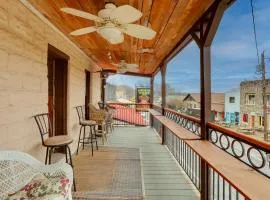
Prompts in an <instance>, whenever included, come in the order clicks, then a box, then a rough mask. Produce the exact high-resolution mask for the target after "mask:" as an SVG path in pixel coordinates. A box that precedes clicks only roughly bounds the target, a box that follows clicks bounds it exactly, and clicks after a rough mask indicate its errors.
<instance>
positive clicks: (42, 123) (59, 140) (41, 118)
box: [34, 113, 76, 191]
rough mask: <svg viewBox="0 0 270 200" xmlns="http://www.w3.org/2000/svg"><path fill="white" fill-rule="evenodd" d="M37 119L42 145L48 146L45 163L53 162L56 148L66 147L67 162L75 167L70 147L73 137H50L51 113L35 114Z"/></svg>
mask: <svg viewBox="0 0 270 200" xmlns="http://www.w3.org/2000/svg"><path fill="white" fill-rule="evenodd" d="M34 118H35V121H36V123H37V125H38V128H39V132H40V136H41V141H42V145H43V146H44V147H46V148H47V150H46V158H45V165H47V164H51V158H52V154H53V151H54V150H55V149H56V148H64V152H65V157H66V163H68V164H70V165H71V167H72V168H73V163H72V155H71V151H70V148H69V144H71V143H72V142H73V139H72V138H71V137H69V136H68V135H57V136H52V137H49V134H50V133H52V125H51V124H52V123H51V120H50V117H49V113H42V114H38V115H35V116H34ZM73 180H74V181H73V185H74V191H76V184H75V179H73Z"/></svg>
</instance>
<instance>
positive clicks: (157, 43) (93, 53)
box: [28, 0, 214, 75]
mask: <svg viewBox="0 0 270 200" xmlns="http://www.w3.org/2000/svg"><path fill="white" fill-rule="evenodd" d="M28 1H29V2H30V3H31V4H32V5H33V6H34V7H35V8H36V9H37V10H38V11H39V12H41V13H42V14H43V15H44V16H45V17H46V18H47V19H48V20H49V21H51V22H52V23H53V24H54V25H55V26H56V27H58V28H59V29H60V30H61V31H62V32H63V33H64V34H65V35H66V36H67V37H69V38H70V39H71V40H72V41H73V42H75V43H76V44H77V45H78V46H79V47H80V48H81V49H82V50H83V51H84V52H85V53H86V54H87V55H89V56H90V57H91V58H92V59H93V60H94V61H95V62H96V63H97V64H98V65H99V66H100V67H102V68H103V70H115V69H116V67H115V66H114V65H113V63H118V62H119V61H120V60H121V59H125V60H126V61H127V62H128V63H137V64H138V65H139V67H140V71H139V72H138V74H144V75H151V74H152V73H153V72H154V71H155V70H156V69H157V67H158V66H159V65H160V64H161V62H162V61H163V60H164V58H166V56H167V55H168V54H169V53H170V52H171V51H172V50H173V48H174V47H175V46H176V45H177V43H178V42H179V41H180V40H181V39H182V38H183V37H184V35H185V34H186V33H187V32H188V31H189V29H190V28H191V27H192V26H193V25H194V23H195V22H196V21H197V20H198V19H199V18H200V17H201V16H202V15H203V13H204V12H205V11H206V10H207V9H208V8H209V7H210V5H212V3H213V2H214V0H203V1H202V0H110V1H109V2H113V3H114V4H115V5H116V6H121V5H125V4H129V5H131V6H133V7H135V8H137V9H139V10H141V12H142V13H143V17H142V18H141V19H140V20H139V21H138V23H139V24H141V25H147V24H148V25H150V26H151V27H152V29H154V30H155V31H156V32H157V35H156V37H155V38H154V39H153V40H150V41H147V40H140V39H135V38H132V37H130V36H128V35H125V41H124V42H123V43H122V44H119V45H112V44H109V43H108V42H107V41H106V40H104V39H103V38H102V37H100V36H99V35H98V34H97V33H90V34H87V35H84V36H71V35H69V33H70V32H72V31H73V30H75V29H79V28H84V27H87V26H93V25H94V22H92V21H89V20H85V19H82V18H79V17H74V16H71V15H68V14H65V13H62V12H61V11H60V8H62V7H72V8H75V9H80V10H83V11H86V12H90V13H92V14H97V13H98V11H99V10H101V9H103V8H104V6H105V3H106V2H108V1H106V0H72V1H70V0H56V1H52V0H28ZM108 52H111V55H112V59H111V60H110V59H109V57H108Z"/></svg>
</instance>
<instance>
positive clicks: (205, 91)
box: [200, 46, 211, 200]
mask: <svg viewBox="0 0 270 200" xmlns="http://www.w3.org/2000/svg"><path fill="white" fill-rule="evenodd" d="M200 63H201V64H200V66H201V67H200V75H201V78H200V83H201V138H202V140H208V137H209V134H208V128H207V123H208V122H209V120H210V115H211V48H210V46H202V47H200ZM208 169H209V167H208V165H207V163H206V162H205V161H203V160H202V162H201V200H207V199H209V184H208V182H209V173H208Z"/></svg>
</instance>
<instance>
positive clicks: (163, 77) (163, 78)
mask: <svg viewBox="0 0 270 200" xmlns="http://www.w3.org/2000/svg"><path fill="white" fill-rule="evenodd" d="M166 68H167V65H166V64H163V65H162V67H161V99H162V102H161V107H162V115H165V106H166ZM161 133H162V144H165V126H164V125H162V127H161Z"/></svg>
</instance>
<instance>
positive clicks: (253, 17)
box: [250, 0, 260, 65]
mask: <svg viewBox="0 0 270 200" xmlns="http://www.w3.org/2000/svg"><path fill="white" fill-rule="evenodd" d="M250 6H251V15H252V22H253V34H254V40H255V45H256V51H257V59H258V65H260V57H259V48H258V41H257V33H256V24H255V15H254V6H253V0H250Z"/></svg>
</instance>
